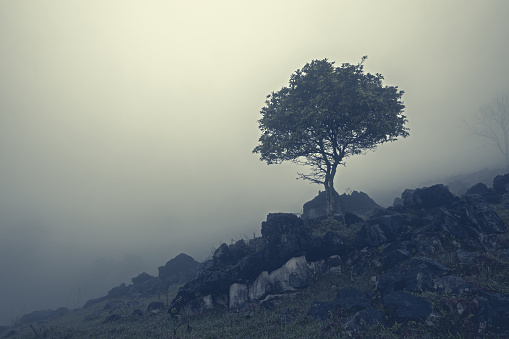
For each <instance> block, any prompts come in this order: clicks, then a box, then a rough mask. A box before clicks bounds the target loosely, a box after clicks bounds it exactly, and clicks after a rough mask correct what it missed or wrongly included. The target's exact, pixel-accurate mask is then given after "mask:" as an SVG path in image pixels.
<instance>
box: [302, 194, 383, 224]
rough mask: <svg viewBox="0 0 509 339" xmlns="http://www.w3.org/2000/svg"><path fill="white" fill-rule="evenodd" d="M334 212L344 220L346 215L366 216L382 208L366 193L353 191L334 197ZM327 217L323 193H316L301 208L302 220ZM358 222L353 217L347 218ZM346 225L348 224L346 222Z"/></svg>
mask: <svg viewBox="0 0 509 339" xmlns="http://www.w3.org/2000/svg"><path fill="white" fill-rule="evenodd" d="M334 201H335V203H336V210H337V211H339V213H340V214H341V215H342V216H343V217H344V218H345V219H346V218H347V215H348V214H353V215H355V216H357V218H358V216H367V215H370V214H372V213H374V212H376V211H379V210H382V209H383V208H382V207H381V206H380V205H378V204H377V203H376V202H374V201H373V199H371V198H370V197H369V196H368V195H367V194H366V193H364V192H357V191H353V192H352V193H351V194H346V193H344V194H341V195H339V194H338V193H337V192H336V195H335V200H334ZM326 216H327V208H326V196H325V191H320V192H318V195H317V196H316V197H314V198H313V200H311V201H308V202H307V203H305V204H304V206H303V213H302V219H304V220H307V219H321V218H325V217H326ZM349 218H350V219H354V220H355V221H358V219H357V218H354V217H353V216H350V217H349ZM347 223H348V222H347Z"/></svg>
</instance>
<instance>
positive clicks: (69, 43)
mask: <svg viewBox="0 0 509 339" xmlns="http://www.w3.org/2000/svg"><path fill="white" fill-rule="evenodd" d="M507 13H509V1H505V0H500V1H475V0H472V1H466V0H456V1H438V0H436V1H430V0H425V1H378V0H371V1H362V0H360V1H359V0H355V1H354V0H351V1H346V0H335V1H320V0H314V1H298V0H292V1H274V0H271V1H263V0H257V1H221V0H216V1H205V0H203V1H169V0H161V1H156V0H151V1H141V0H140V1H127V0H118V1H107V0H101V1H99V0H97V1H66V0H60V1H50V0H46V1H24V0H16V1H14V0H12V1H1V2H0V232H1V233H0V272H1V280H0V285H1V286H0V305H2V307H1V308H0V324H1V323H9V321H10V317H11V315H12V313H13V312H21V311H24V312H29V311H32V310H34V309H43V308H56V307H58V306H66V305H65V304H66V301H65V299H66V296H68V295H70V294H71V293H72V291H73V290H74V289H75V288H76V286H78V285H82V286H83V287H84V288H85V289H86V290H87V293H88V294H87V299H88V298H95V297H98V296H101V295H105V294H106V292H107V291H108V290H109V289H110V288H111V287H113V286H115V285H118V284H120V283H121V282H129V281H130V278H131V277H133V276H136V275H137V274H138V273H141V272H142V271H146V272H148V273H150V274H153V275H156V274H157V266H160V265H163V264H164V263H165V262H166V261H167V260H169V259H171V258H173V257H174V256H175V255H177V254H179V253H180V252H186V253H188V254H190V255H192V256H194V257H195V258H196V259H198V260H203V259H205V258H206V257H207V256H208V255H210V253H211V251H212V249H213V248H214V247H216V246H217V245H219V244H220V243H221V242H223V241H224V242H230V240H231V239H232V238H233V239H237V238H239V237H242V236H250V237H252V236H253V233H256V234H257V235H258V234H259V230H260V223H261V222H262V221H263V220H264V219H265V216H266V215H267V213H269V212H277V211H288V212H299V211H300V210H301V207H302V204H303V203H304V202H306V201H308V200H310V199H311V198H312V197H313V196H314V195H316V193H317V192H318V190H319V189H322V188H321V187H320V186H317V185H312V184H309V183H307V182H303V181H300V180H299V181H297V180H295V178H296V176H297V175H296V172H297V171H305V168H302V167H297V166H294V165H290V164H285V165H279V166H277V165H273V166H267V165H266V164H264V163H262V162H260V161H259V160H258V156H257V155H255V154H252V153H251V151H252V149H253V148H254V147H255V146H256V144H257V140H258V137H259V131H258V124H257V120H258V119H259V118H260V114H259V112H260V109H261V108H262V107H263V105H264V101H265V97H266V96H267V94H269V93H270V92H272V91H277V90H279V89H280V88H281V87H282V86H285V85H287V83H288V79H289V77H290V75H291V74H292V73H293V72H294V71H296V70H297V69H299V68H302V67H303V66H304V65H305V64H306V63H307V62H309V61H311V60H312V59H322V58H328V59H329V60H332V61H335V62H336V63H337V64H338V65H339V64H341V63H344V62H349V63H358V62H359V61H360V60H361V57H362V56H363V55H368V60H367V61H366V64H365V70H366V71H368V72H372V73H381V74H383V75H384V76H385V79H386V84H388V85H397V86H399V87H400V89H402V90H404V91H405V95H404V96H403V100H404V102H405V105H406V111H405V114H406V115H407V117H408V120H409V123H408V127H410V137H409V138H407V139H404V140H399V141H397V142H395V143H392V144H387V145H384V146H383V147H380V148H379V149H378V150H377V151H375V152H370V153H368V154H366V155H363V156H357V157H354V158H351V159H348V160H347V162H346V167H344V168H340V169H339V173H338V175H337V177H336V189H337V190H338V192H339V193H343V192H344V191H345V189H347V188H349V189H352V190H362V191H364V192H366V193H368V194H370V195H371V196H372V197H373V198H375V200H377V199H378V201H379V202H380V201H382V200H383V201H385V200H384V199H385V198H387V194H386V192H390V193H391V194H392V192H394V191H396V192H397V191H398V190H399V189H402V188H405V187H412V186H413V187H415V185H417V184H418V183H419V182H423V181H425V180H429V179H433V178H437V177H443V176H447V175H451V174H454V173H465V172H468V171H471V170H479V169H482V168H484V167H489V166H496V165H498V164H500V163H501V162H502V160H503V159H501V157H500V156H499V155H498V154H497V153H496V149H493V148H490V147H488V146H486V145H485V144H484V143H483V142H482V140H479V139H478V138H475V137H471V136H468V133H466V132H465V131H464V130H463V129H462V128H461V119H462V118H463V117H467V116H469V115H471V114H473V113H474V112H475V111H476V110H477V109H478V107H479V106H481V105H482V104H485V103H487V102H489V101H490V100H491V99H492V98H493V97H494V96H495V95H497V94H499V93H503V92H507V91H509V65H508V62H507V61H508V60H509V44H508V43H507V34H508V32H509V21H508V20H507ZM384 192H385V193H384ZM389 195H390V194H389ZM389 198H393V197H392V196H390V197H389ZM389 200H390V199H389ZM69 306H75V305H69Z"/></svg>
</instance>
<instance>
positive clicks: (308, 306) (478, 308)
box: [0, 174, 509, 337]
mask: <svg viewBox="0 0 509 339" xmlns="http://www.w3.org/2000/svg"><path fill="white" fill-rule="evenodd" d="M508 192H509V174H506V175H503V176H502V175H501V176H497V177H496V178H495V179H494V181H493V187H490V188H488V187H487V185H485V184H478V185H474V186H473V187H471V188H470V189H469V190H468V191H467V192H466V194H465V195H463V196H461V197H458V196H455V195H454V194H452V193H451V192H450V191H449V190H448V188H447V187H445V186H443V185H434V186H431V187H424V188H419V189H415V190H406V191H405V192H403V194H402V195H401V198H398V199H396V201H395V203H394V206H392V207H390V208H387V209H383V208H381V207H380V206H378V205H376V203H374V202H373V201H372V200H371V199H370V198H369V197H368V196H367V195H365V194H364V193H357V192H354V193H355V194H353V193H352V194H351V195H343V196H340V197H342V200H341V199H340V200H338V201H340V202H341V204H342V205H341V208H342V209H341V210H342V211H343V215H342V216H339V217H338V218H337V219H327V218H325V217H324V215H323V211H322V207H321V203H320V201H321V200H320V199H321V198H320V195H318V196H317V197H316V198H315V199H313V200H312V201H310V202H308V203H307V204H306V205H305V207H304V212H305V213H304V214H303V216H302V217H298V216H296V215H294V214H289V213H274V214H269V215H268V216H267V220H266V221H264V222H263V223H262V230H261V233H262V236H261V237H259V238H254V239H244V240H240V241H238V242H236V243H232V244H230V245H227V244H222V245H221V246H220V247H218V248H217V249H216V250H215V252H214V254H213V256H212V258H211V259H210V260H208V261H206V262H204V263H202V264H199V263H197V262H196V261H194V259H192V258H191V257H189V256H187V255H185V254H181V255H179V256H177V257H176V258H174V259H172V260H170V261H169V262H168V263H167V264H166V265H165V266H161V267H159V276H158V277H152V276H150V275H148V274H146V273H142V274H140V275H138V276H137V277H135V278H133V279H132V284H130V285H128V286H126V285H125V284H122V285H120V286H117V287H115V288H113V289H112V290H110V292H109V293H108V295H106V296H104V297H102V298H98V299H94V300H89V301H88V302H87V303H86V304H85V306H84V308H83V309H82V310H78V311H71V312H69V311H68V310H64V309H59V310H58V312H57V311H44V312H41V311H39V312H33V313H31V314H29V315H26V316H24V317H23V318H22V321H21V323H22V324H30V325H29V326H31V328H32V332H33V333H35V334H37V333H38V332H37V331H36V330H35V329H34V328H35V327H33V325H32V324H34V323H39V324H41V323H42V324H50V323H51V324H54V322H53V323H52V322H51V321H53V320H52V319H55V318H56V319H58V317H60V318H65V317H71V316H72V315H73V314H80V316H79V317H81V318H82V319H81V321H84V322H86V323H87V324H91V323H94V322H95V324H97V325H96V327H100V326H106V328H107V330H106V329H105V330H104V331H106V332H105V333H106V334H105V335H104V337H108V335H109V333H110V332H111V331H119V330H118V329H119V328H124V329H126V328H129V329H130V330H132V331H134V329H133V324H138V326H139V327H140V328H141V327H143V326H145V325H146V324H154V323H156V324H158V325H157V326H161V331H162V332H157V333H158V334H157V335H156V334H154V333H156V332H150V333H152V334H153V335H152V334H150V335H149V334H146V335H142V337H143V336H146V337H158V336H159V335H161V334H160V333H166V332H167V331H169V329H168V328H170V327H171V328H172V333H173V335H174V337H177V333H180V334H179V335H178V336H187V335H186V333H188V335H189V336H191V337H192V335H190V334H189V333H191V331H193V330H192V328H193V326H194V328H196V327H198V326H201V327H203V330H202V331H204V332H197V331H198V330H197V329H195V330H194V331H193V333H198V334H196V335H198V336H200V335H202V334H203V335H204V336H205V337H209V336H210V337H214V336H213V335H211V334H210V333H213V332H217V333H218V334H217V335H216V337H223V336H232V337H235V336H239V335H241V334H242V333H245V332H242V331H248V333H251V334H254V332H253V331H255V332H256V333H265V334H264V335H266V333H276V332H277V331H289V329H291V328H294V329H293V331H296V332H295V333H304V332H306V331H307V332H306V333H308V334H312V335H315V334H320V335H325V336H327V337H342V336H344V335H350V336H360V337H362V336H365V335H371V336H373V335H374V336H386V335H387V333H390V334H391V335H395V336H401V337H423V336H426V335H427V336H441V335H444V336H447V335H448V334H449V335H460V336H464V337H476V336H492V335H499V336H505V335H508V334H509V322H507V319H509V295H508V293H509V282H508V281H507V277H508V276H509V236H508V234H507V225H506V223H505V222H504V221H503V220H502V219H501V217H500V216H502V217H503V219H504V220H505V221H507V220H508V216H509V209H508V208H509V194H508ZM497 212H498V213H497ZM499 214H500V215H499ZM172 286H173V287H175V286H181V287H180V289H178V292H177V291H175V293H174V294H171V293H170V292H169V291H170V290H171V288H172ZM165 293H166V300H164V298H162V297H161V295H163V294H165ZM156 295H157V298H156V297H155V296H156ZM292 296H296V298H297V300H298V303H297V304H298V307H295V306H293V307H288V306H285V305H288V302H287V301H285V300H290V299H292ZM288 298H290V299H288ZM292 305H295V302H294V303H293V304H292ZM79 312H82V313H79ZM87 312H88V313H87ZM221 314H225V315H227V314H232V315H235V316H234V317H240V318H238V319H240V320H238V321H241V323H242V325H240V323H239V325H237V326H236V327H235V329H234V328H232V327H227V326H226V325H224V324H225V321H226V322H231V323H233V321H234V320H232V319H233V318H225V316H223V315H221ZM212 315H217V316H216V318H217V317H219V318H217V319H219V320H217V321H218V322H219V323H220V324H222V325H221V326H219V329H218V328H217V323H215V324H214V325H211V324H209V323H208V322H207V321H208V320H206V319H209V318H210V319H212V318H213V317H212ZM274 316H276V317H277V319H278V320H277V321H278V322H280V323H281V324H283V325H284V326H283V325H281V326H275V327H274V326H273V325H269V324H268V323H267V322H269V323H271V322H273V321H274V319H275V318H274ZM157 317H162V318H157ZM203 317H205V318H203ZM211 317H212V318H211ZM172 319H173V320H172ZM225 319H227V320H225ZM235 319H237V318H235ZM298 319H300V320H298ZM193 321H194V323H193ZM250 321H251V323H253V324H256V325H252V326H251V325H249V324H250ZM257 322H258V323H257ZM186 323H187V329H184V327H182V324H186ZM245 323H247V324H248V325H245ZM73 324H76V323H73ZM99 324H100V325H99ZM126 324H129V326H127V325H126ZM142 324H143V326H142ZM190 324H193V326H191V325H190ZM314 324H318V325H314ZM223 325H224V326H223ZM52 326H57V325H52ZM108 326H109V327H108ZM150 326H152V325H150ZM154 326H155V325H154ZM250 326H251V327H250ZM256 326H258V327H256ZM163 328H164V330H163ZM248 329H249V330H248ZM81 331H82V332H79V334H75V335H74V336H73V335H70V334H69V333H70V332H69V331H67V332H65V333H66V334H65V337H80V336H81V335H85V334H87V335H89V334H90V333H89V332H87V331H88V330H81ZM83 331H84V332H83ZM140 331H141V330H140ZM143 331H144V332H143V333H149V332H147V331H148V330H146V329H144V330H143ZM151 331H152V330H151ZM178 331H180V332H178ZM186 331H187V332H186ZM221 331H223V332H221ZM235 331H237V332H235ZM264 331H265V332H264ZM267 331H268V332H267ZM317 331H318V332H317ZM373 331H374V332H373ZM21 333H23V332H22V331H19V332H18V329H13V328H7V329H4V330H3V332H2V333H0V335H3V336H8V337H23V335H22V334H21ZM41 333H42V332H41ZM56 333H57V332H56V330H54V331H53V332H52V334H53V337H59V336H58V335H56ZM72 333H74V332H72ZM76 333H78V332H76ZM101 333H102V332H101ZM119 333H120V332H119ZM133 333H136V334H133V336H134V337H139V336H140V334H139V333H141V332H139V331H138V332H133ZM168 333H169V332H168ZM200 333H201V334H200ZM225 333H226V334H225ZM284 333H288V332H284ZM39 334H40V333H39ZM170 334H171V333H170ZM193 335H195V334H193ZM274 335H275V334H274ZM262 336H263V335H262ZM290 336H291V335H290ZM99 337H100V335H99Z"/></svg>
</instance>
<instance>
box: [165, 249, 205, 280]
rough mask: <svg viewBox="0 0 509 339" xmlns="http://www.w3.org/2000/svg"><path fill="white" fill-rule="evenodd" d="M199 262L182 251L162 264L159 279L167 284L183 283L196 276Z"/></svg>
mask: <svg viewBox="0 0 509 339" xmlns="http://www.w3.org/2000/svg"><path fill="white" fill-rule="evenodd" d="M199 265H200V264H199V263H198V262H197V261H196V260H194V259H193V258H192V257H190V256H189V255H187V254H185V253H180V254H179V255H177V256H176V257H175V258H173V259H171V260H170V261H168V262H167V263H166V264H165V265H164V266H160V267H159V268H158V270H159V279H161V281H163V283H164V284H165V285H172V284H181V283H184V282H186V281H189V280H191V279H193V278H195V277H196V271H197V270H198V267H199Z"/></svg>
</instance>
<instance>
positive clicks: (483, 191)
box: [465, 182, 501, 204]
mask: <svg viewBox="0 0 509 339" xmlns="http://www.w3.org/2000/svg"><path fill="white" fill-rule="evenodd" d="M472 194H477V195H480V196H481V197H483V198H484V200H486V201H487V202H489V203H490V204H498V203H499V202H500V198H501V197H500V196H499V195H498V194H497V192H495V190H494V189H493V188H488V186H486V184H484V183H482V182H480V183H477V184H475V185H474V186H472V187H470V188H469V189H468V190H467V192H466V193H465V195H472Z"/></svg>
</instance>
